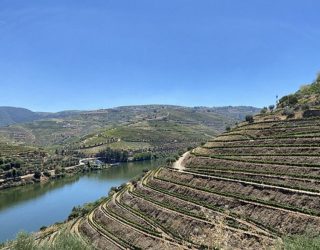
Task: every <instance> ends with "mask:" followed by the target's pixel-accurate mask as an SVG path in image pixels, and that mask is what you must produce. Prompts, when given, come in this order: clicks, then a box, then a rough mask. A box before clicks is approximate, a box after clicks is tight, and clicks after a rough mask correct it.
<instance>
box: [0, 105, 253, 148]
mask: <svg viewBox="0 0 320 250" xmlns="http://www.w3.org/2000/svg"><path fill="white" fill-rule="evenodd" d="M6 109H9V108H6ZM15 111H16V112H15ZM18 111H19V109H16V108H13V110H12V111H11V113H10V114H11V115H10V116H3V117H4V118H0V120H1V121H0V124H2V126H6V125H11V126H8V127H2V128H0V140H1V138H2V139H3V138H5V141H7V142H8V141H13V142H19V143H26V144H32V145H41V146H50V145H65V144H66V143H67V144H69V143H71V142H75V141H78V140H79V139H80V138H81V137H83V136H88V137H93V139H92V140H87V141H88V142H86V143H83V142H82V143H81V145H85V146H88V143H89V142H90V143H92V142H95V143H102V142H101V140H102V139H101V138H103V137H100V138H99V140H96V139H95V137H96V136H98V135H99V133H101V132H104V131H106V130H108V129H111V128H117V130H119V129H120V131H123V132H121V133H120V132H119V133H120V135H121V134H123V133H124V131H128V128H126V127H127V126H130V129H129V130H130V131H131V132H132V133H133V134H135V133H134V131H133V130H136V131H137V130H138V129H137V126H139V127H140V128H141V127H144V128H147V127H148V128H149V130H148V131H149V132H151V130H150V128H153V129H156V126H157V124H156V123H159V126H160V122H161V127H163V128H165V127H166V126H168V127H170V128H174V129H175V130H178V127H174V126H172V125H173V124H176V125H179V126H180V127H181V131H184V130H185V129H186V128H188V129H191V130H192V131H194V132H196V133H197V134H198V133H201V134H203V135H204V134H210V135H216V134H218V133H220V132H223V131H224V130H225V128H226V126H230V125H233V124H234V123H236V122H239V121H241V120H243V119H244V116H245V115H247V114H255V113H257V112H258V111H259V109H258V108H254V107H219V108H217V107H215V108H209V107H193V108H192V107H181V106H172V105H142V106H124V107H117V108H111V109H101V110H91V111H62V112H58V113H36V112H32V111H30V110H26V113H27V114H28V115H25V116H24V119H21V118H20V119H12V118H11V119H9V118H8V117H19V115H18V114H19V112H18ZM21 117H22V116H21ZM139 123H141V124H139ZM134 124H136V125H135V126H133V125H134ZM113 132H114V131H113ZM90 135H92V136H90ZM144 135H146V134H145V133H144ZM108 136H109V133H108ZM110 136H111V135H110ZM117 136H119V135H117ZM137 136H138V134H137ZM138 137H139V138H137V139H133V138H131V141H135V140H138V139H139V140H143V138H141V136H138ZM120 138H121V139H123V138H122V136H120V137H119V139H120ZM199 139H201V140H202V139H203V138H199ZM90 146H91V144H90Z"/></svg>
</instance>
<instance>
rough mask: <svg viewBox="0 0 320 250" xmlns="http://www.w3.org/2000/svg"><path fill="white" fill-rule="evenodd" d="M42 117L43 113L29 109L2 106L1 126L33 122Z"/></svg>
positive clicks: (0, 113)
mask: <svg viewBox="0 0 320 250" xmlns="http://www.w3.org/2000/svg"><path fill="white" fill-rule="evenodd" d="M40 118H41V115H39V114H37V113H35V112H32V111H31V110H28V109H24V108H15V107H0V127H3V126H8V125H11V124H16V123H24V122H32V121H34V120H37V119H40Z"/></svg>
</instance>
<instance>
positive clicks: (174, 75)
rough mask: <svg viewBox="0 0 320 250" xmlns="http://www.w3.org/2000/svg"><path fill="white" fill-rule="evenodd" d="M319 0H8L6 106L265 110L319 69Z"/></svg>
mask: <svg viewBox="0 0 320 250" xmlns="http://www.w3.org/2000/svg"><path fill="white" fill-rule="evenodd" d="M319 9H320V1H318V0H303V1H301V0H277V1H276V0H242V1H239V0H55V1H49V0H28V1H26V0H1V1H0V87H1V88H0V91H1V97H0V106H22V107H26V108H30V109H32V110H36V111H58V110H66V109H96V108H107V107H114V106H121V105H131V104H151V103H152V104H154V103H159V104H178V105H186V106H223V105H252V106H258V107H262V106H265V105H269V104H271V103H273V102H274V101H275V96H276V95H277V94H278V95H279V96H282V95H285V94H288V93H290V92H293V91H295V90H297V89H298V88H299V86H300V85H302V84H304V83H308V82H310V81H312V80H313V79H314V78H315V76H316V73H317V72H318V71H320V61H319V58H320V57H319V53H320V42H319V41H320V29H319V24H320V15H319Z"/></svg>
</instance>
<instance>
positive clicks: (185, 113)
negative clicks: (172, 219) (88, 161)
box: [0, 105, 258, 189]
mask: <svg viewBox="0 0 320 250" xmlns="http://www.w3.org/2000/svg"><path fill="white" fill-rule="evenodd" d="M216 110H219V112H220V113H219V112H217V111H216ZM257 110H258V109H256V108H251V107H239V108H237V107H227V108H204V107H201V108H200V107H199V108H186V107H178V106H165V105H148V106H129V107H119V108H115V109H106V110H95V111H85V112H84V111H65V112H59V113H41V116H42V118H41V119H40V120H36V121H33V122H29V123H21V124H15V125H11V126H7V127H2V128H0V159H1V162H0V189H2V188H8V187H12V186H16V185H22V184H25V182H24V177H23V176H31V177H32V174H33V173H35V172H36V171H37V170H38V171H39V170H41V171H42V172H43V173H44V172H46V171H50V172H51V173H53V172H57V173H60V172H61V171H62V172H64V171H65V170H66V168H68V167H72V166H75V165H77V164H78V162H79V160H80V159H81V158H86V157H97V156H99V157H103V158H105V159H106V158H108V157H109V156H110V155H113V156H114V157H115V155H119V154H122V155H125V157H122V158H121V160H122V161H126V160H127V159H129V157H130V159H134V160H141V159H149V158H151V157H172V156H176V155H177V154H178V152H179V151H185V150H187V148H189V147H196V146H197V145H200V144H201V143H202V142H204V141H206V140H208V138H211V137H213V136H215V135H216V134H218V133H220V132H221V131H223V130H225V127H226V126H230V125H232V124H234V123H235V122H238V121H239V119H238V117H242V116H244V115H245V114H253V113H255V112H257ZM224 111H225V112H224ZM45 117H46V118H45ZM110 150H112V151H110ZM106 154H108V157H107V155H106ZM110 157H111V156H110ZM110 157H109V158H108V159H109V160H108V161H112V162H114V161H119V160H120V159H118V158H114V157H111V158H112V159H110ZM74 171H75V172H76V171H82V169H81V168H79V169H78V168H76V169H74ZM47 175H48V174H47ZM21 176H22V180H21ZM49 177H50V176H49ZM51 177H55V176H51ZM30 182H32V180H30Z"/></svg>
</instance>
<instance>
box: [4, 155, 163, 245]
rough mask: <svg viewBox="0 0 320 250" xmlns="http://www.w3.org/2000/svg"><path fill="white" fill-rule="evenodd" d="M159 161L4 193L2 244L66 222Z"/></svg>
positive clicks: (129, 164) (122, 166) (128, 165)
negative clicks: (75, 209)
mask: <svg viewBox="0 0 320 250" xmlns="http://www.w3.org/2000/svg"><path fill="white" fill-rule="evenodd" d="M158 164H159V163H158V162H156V161H148V162H135V163H124V164H121V165H120V166H117V167H112V168H109V169H105V170H102V171H99V172H93V173H89V174H86V175H80V176H74V177H68V178H63V179H60V180H55V181H52V182H50V183H45V184H34V185H29V186H25V187H18V188H14V189H9V190H2V191H0V242H3V241H5V240H8V239H13V238H14V237H15V235H16V234H17V233H18V232H19V231H21V230H24V231H28V232H32V231H37V230H39V228H40V227H41V226H48V225H51V224H53V223H55V222H58V221H64V220H65V219H66V218H67V217H68V215H69V214H70V212H71V210H72V208H73V207H74V206H78V205H82V204H84V203H86V202H92V201H95V200H97V199H98V198H100V197H102V196H106V195H107V194H108V192H109V190H110V188H111V187H114V186H120V185H121V184H122V183H125V182H127V181H128V180H130V179H132V178H133V177H135V176H137V175H140V174H141V173H142V172H143V169H153V168H155V167H157V166H158Z"/></svg>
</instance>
